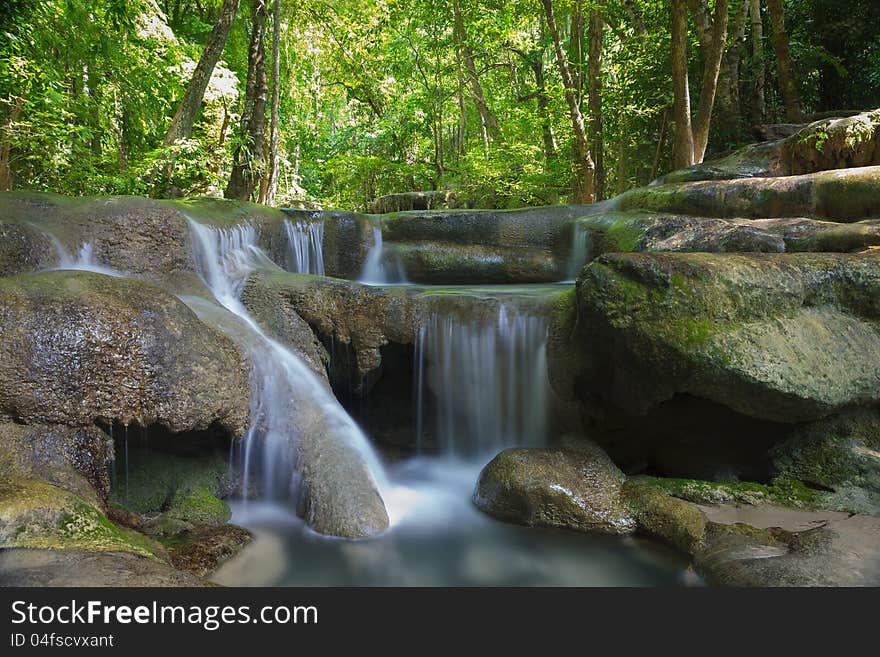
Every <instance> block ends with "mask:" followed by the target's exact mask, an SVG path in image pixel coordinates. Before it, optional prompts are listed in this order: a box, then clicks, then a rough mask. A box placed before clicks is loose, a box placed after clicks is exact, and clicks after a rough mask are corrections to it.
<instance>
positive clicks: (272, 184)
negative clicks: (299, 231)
mask: <svg viewBox="0 0 880 657" xmlns="http://www.w3.org/2000/svg"><path fill="white" fill-rule="evenodd" d="M272 20H273V25H272V120H271V123H270V124H269V175H268V176H266V184H265V192H264V194H263V198H262V199H261V200H260V202H261V203H265V204H266V205H275V194H276V192H277V191H278V142H279V140H280V135H279V130H278V109H279V106H280V104H281V0H275V14H274V16H273V17H272Z"/></svg>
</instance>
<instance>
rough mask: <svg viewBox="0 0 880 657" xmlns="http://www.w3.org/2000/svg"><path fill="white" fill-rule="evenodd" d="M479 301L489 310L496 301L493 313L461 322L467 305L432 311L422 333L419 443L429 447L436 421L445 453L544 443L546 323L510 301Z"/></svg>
mask: <svg viewBox="0 0 880 657" xmlns="http://www.w3.org/2000/svg"><path fill="white" fill-rule="evenodd" d="M474 302H475V303H481V304H488V305H489V308H490V309H491V308H492V306H493V303H494V308H495V312H494V315H493V314H490V315H489V317H488V318H487V317H484V316H481V317H477V318H467V317H466V316H465V317H462V316H461V314H460V313H461V311H462V310H464V311H467V306H465V307H464V308H460V307H459V308H456V309H453V310H451V311H447V312H437V311H432V312H430V314H429V315H428V316H427V318H426V319H425V321H424V322H423V323H422V325H421V326H420V328H419V334H418V342H417V345H416V368H415V378H416V381H415V389H416V398H417V427H416V434H417V441H418V442H419V444H420V445H421V444H423V443H424V436H425V434H426V433H428V432H430V428H429V427H428V426H426V423H429V422H430V423H432V424H433V436H434V442H435V443H436V446H437V448H438V450H439V451H440V453H441V454H446V455H455V456H466V457H474V456H485V455H487V454H488V455H492V454H494V453H496V452H498V451H499V450H501V449H503V448H505V447H512V446H516V445H538V444H541V443H543V442H544V440H545V438H546V434H547V400H548V396H549V383H548V379H547V356H546V345H547V321H546V319H545V318H544V317H543V316H541V315H539V314H535V313H532V312H529V311H527V310H523V309H520V308H519V307H517V305H516V304H515V303H511V302H509V301H502V300H499V301H495V302H491V301H487V300H480V301H477V300H474ZM464 314H465V315H466V314H467V313H466V312H465V313H464Z"/></svg>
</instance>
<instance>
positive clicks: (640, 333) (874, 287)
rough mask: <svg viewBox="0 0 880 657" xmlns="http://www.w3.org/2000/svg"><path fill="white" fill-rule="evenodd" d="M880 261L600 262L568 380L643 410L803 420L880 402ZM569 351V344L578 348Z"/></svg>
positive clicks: (736, 258)
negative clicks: (689, 400)
mask: <svg viewBox="0 0 880 657" xmlns="http://www.w3.org/2000/svg"><path fill="white" fill-rule="evenodd" d="M878 299H880V256H877V255H872V254H865V255H840V254H809V255H808V254H797V255H794V254H793V255H772V256H771V255H760V254H740V255H731V254H697V253H694V254H630V255H606V256H603V257H602V258H600V259H598V260H596V261H594V262H593V263H592V264H591V265H590V266H589V267H586V268H585V269H584V270H583V273H582V277H581V279H580V280H579V282H578V287H577V315H578V324H577V328H578V330H577V332H576V333H574V334H573V335H572V336H571V337H570V340H571V341H577V342H580V343H581V344H582V345H583V346H584V347H585V346H586V345H597V344H601V345H602V349H585V348H580V347H578V349H580V351H581V353H583V354H585V355H586V360H585V361H584V362H583V367H582V369H581V370H580V372H579V373H578V375H577V376H576V377H575V378H576V379H577V389H576V394H577V396H579V397H580V398H582V399H583V398H586V397H587V396H590V395H593V396H598V397H600V398H603V399H605V400H607V401H608V402H610V403H612V404H614V405H615V406H616V407H618V408H621V409H624V410H626V411H628V412H631V413H636V414H643V413H645V412H647V411H648V410H649V409H651V408H652V407H654V406H656V405H657V404H659V403H661V402H663V401H666V400H669V399H671V398H672V397H674V396H675V395H677V394H689V395H693V396H697V397H701V398H704V399H709V400H712V401H715V402H718V403H720V404H723V405H725V406H728V407H729V408H732V409H733V410H735V411H737V412H739V413H742V414H743V415H747V416H750V417H754V418H759V419H764V420H769V421H777V422H803V421H805V420H816V419H821V418H823V417H825V416H828V415H830V414H832V413H834V412H839V411H841V410H842V409H845V408H848V407H851V406H854V405H856V406H858V405H866V404H871V403H876V402H878V401H880V332H878V328H880V327H878V325H877V319H878V318H880V302H878ZM573 350H574V348H573Z"/></svg>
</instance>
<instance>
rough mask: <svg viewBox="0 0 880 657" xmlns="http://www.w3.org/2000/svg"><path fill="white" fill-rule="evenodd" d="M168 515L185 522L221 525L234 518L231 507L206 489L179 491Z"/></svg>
mask: <svg viewBox="0 0 880 657" xmlns="http://www.w3.org/2000/svg"><path fill="white" fill-rule="evenodd" d="M168 514H169V515H170V516H172V517H174V518H179V519H181V520H184V521H189V522H196V523H204V524H208V525H221V524H223V523H225V522H228V521H229V519H230V518H231V517H232V512H231V511H230V510H229V506H228V505H227V504H226V502H224V501H223V500H221V499H218V498H217V497H216V496H214V495H213V494H212V493H211V491H210V490H208V489H206V488H197V489H195V490H185V491H179V492H178V493H177V494H176V495H175V496H174V501H173V502H172V504H171V508H170V509H169V510H168Z"/></svg>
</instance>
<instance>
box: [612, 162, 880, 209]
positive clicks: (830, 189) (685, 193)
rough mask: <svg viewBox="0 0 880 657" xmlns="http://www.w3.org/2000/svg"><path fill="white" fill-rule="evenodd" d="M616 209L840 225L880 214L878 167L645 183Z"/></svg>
mask: <svg viewBox="0 0 880 657" xmlns="http://www.w3.org/2000/svg"><path fill="white" fill-rule="evenodd" d="M617 209H620V210H648V211H651V212H656V213H669V214H683V215H694V216H698V217H716V218H722V219H724V218H755V219H760V218H779V217H811V218H815V219H826V220H829V221H837V222H841V223H849V222H855V221H860V220H862V219H871V218H875V219H876V218H880V167H878V166H871V167H861V168H855V169H838V170H834V171H820V172H818V173H810V174H804V175H798V176H786V177H775V178H745V179H742V178H741V179H734V180H708V181H699V182H684V183H676V184H671V183H669V184H663V185H655V186H649V187H642V188H639V189H634V190H631V191H629V192H626V193H624V194H622V195H621V196H620V197H618V199H617Z"/></svg>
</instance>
